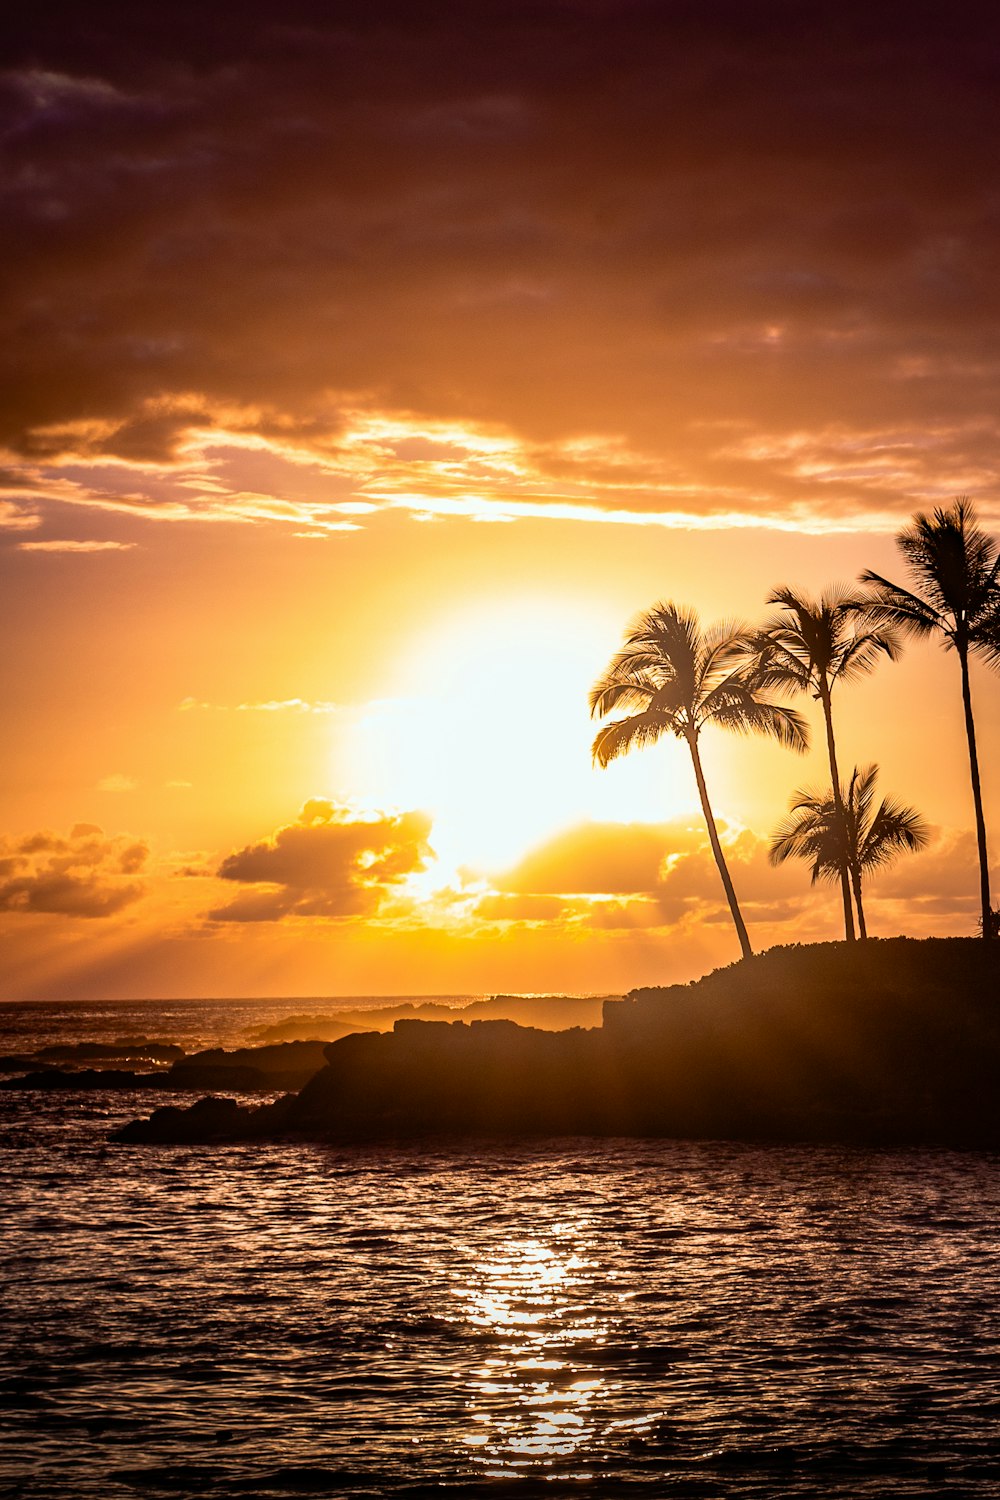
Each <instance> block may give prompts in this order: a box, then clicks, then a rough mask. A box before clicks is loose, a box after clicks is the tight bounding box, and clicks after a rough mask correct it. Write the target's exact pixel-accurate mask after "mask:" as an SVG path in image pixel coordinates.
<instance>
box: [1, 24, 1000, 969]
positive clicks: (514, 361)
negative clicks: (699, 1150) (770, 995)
mask: <svg viewBox="0 0 1000 1500" xmlns="http://www.w3.org/2000/svg"><path fill="white" fill-rule="evenodd" d="M995 14H996V13H995V10H994V8H993V7H988V6H979V5H973V4H959V5H952V6H944V5H934V4H926V5H921V4H916V3H909V4H906V5H905V6H904V5H901V4H898V5H897V4H890V5H877V4H876V5H873V6H869V7H866V8H864V9H861V8H860V7H854V6H850V5H846V6H836V7H834V6H816V5H809V4H804V3H799V0H796V3H791V0H785V3H769V0H761V3H753V4H747V3H745V0H731V3H728V4H726V3H719V0H690V3H674V0H537V3H533V4H527V3H526V4H518V3H500V0H483V3H478V0H476V3H468V0H467V3H463V4H458V3H454V0H453V3H434V0H427V3H424V4H420V5H414V4H403V3H400V4H398V5H392V4H388V3H382V0H349V3H333V4H323V5H321V4H313V5H305V4H300V3H297V0H289V3H286V4H282V5H280V6H279V5H263V4H256V3H254V0H248V3H246V4H244V5H242V6H240V7H238V8H237V7H228V6H227V7H212V6H205V5H203V4H199V5H194V4H177V5H170V6H165V7H160V8H146V7H137V6H135V5H124V4H120V5H115V4H102V3H101V0H95V3H93V4H90V5H86V6H83V5H79V4H76V5H67V6H58V5H53V6H48V7H39V8H33V7H23V8H22V12H21V14H20V15H19V16H18V18H17V19H16V20H15V21H14V22H13V24H11V23H7V26H6V29H7V43H6V48H5V53H4V62H5V65H4V69H3V72H2V75H0V117H2V148H3V152H4V157H5V160H4V165H3V172H2V177H0V183H2V186H0V191H2V194H3V212H2V215H0V238H2V244H3V260H4V264H5V271H6V275H5V277H4V286H5V291H4V297H3V304H2V306H3V312H2V317H3V328H2V338H0V370H2V380H3V385H4V395H3V400H2V402H0V427H2V431H0V441H2V443H3V446H4V455H3V459H2V463H3V488H2V490H0V557H2V569H3V585H2V600H3V619H4V636H5V646H4V651H3V657H2V667H0V677H2V705H3V724H4V735H3V762H2V767H3V774H2V776H0V998H7V999H16V998H20V997H26V998H64V997H65V998H73V997H101V996H110V997H125V996H136V997H138V996H154V997H155V996H165V997H166V996H184V995H189V996H201V995H206V996H208V995H238V994H248V995H255V994H261V995H268V994H271V995H303V996H305V995H337V994H344V995H354V994H366V993H374V994H392V993H401V994H416V993H428V994H430V993H457V992H467V991H497V990H511V989H514V990H522V991H523V990H529V991H531V990H546V991H553V990H555V991H562V990H566V991H594V992H598V991H599V992H612V991H617V990H621V989H627V988H629V987H631V986H633V985H636V984H640V983H648V982H656V981H664V982H665V981H669V980H673V979H686V978H690V977H693V976H694V975H697V974H699V973H701V972H703V971H704V970H705V969H707V968H711V967H713V966H715V965H718V964H721V963H727V962H729V961H731V960H733V959H735V958H736V957H738V947H737V944H736V940H735V936H734V933H733V930H732V927H731V924H730V920H729V914H728V911H727V909H726V907H725V904H724V899H723V896H722V891H721V887H720V885H719V882H718V876H717V873H716V870H715V867H714V865H713V863H712V859H711V854H710V852H709V849H708V843H707V838H706V836H705V832H704V827H703V825H702V823H701V819H700V814H699V812H698V804H697V798H696V793H695V788H694V783H693V779H692V776H691V770H690V765H689V764H688V762H687V761H686V758H685V755H684V750H683V746H681V745H677V744H674V743H673V742H671V743H664V744H661V745H660V746H659V747H657V748H655V749H652V750H648V751H646V752H643V753H642V754H641V755H638V756H635V757H632V758H631V759H630V760H629V761H626V762H623V763H621V764H616V765H614V766H612V767H611V768H609V769H608V770H607V771H603V772H602V771H598V770H595V769H592V767H591V764H590V745H591V741H592V738H593V733H594V729H595V726H594V725H593V724H592V723H591V722H590V720H589V718H588V712H587V701H586V700H587V690H588V688H589V686H590V684H591V682H592V681H593V679H594V678H595V676H596V675H597V674H598V673H599V672H600V671H601V670H602V669H603V667H604V666H605V664H606V662H607V660H608V659H609V657H610V656H611V654H612V653H613V652H614V650H615V649H616V648H617V646H618V644H619V641H620V639H621V635H622V631H623V629H624V627H625V626H626V624H627V623H628V621H629V620H630V618H632V617H633V616H634V615H635V614H636V613H637V612H638V611H639V610H641V609H644V608H647V607H649V606H650V605H651V604H653V603H654V602H655V601H656V600H658V599H672V600H675V601H677V602H679V603H682V604H689V605H692V606H694V607H695V608H696V609H697V610H698V611H699V612H700V614H701V616H702V618H703V620H704V621H705V622H706V623H708V622H711V621H713V620H716V619H719V618H722V617H740V618H744V619H748V620H754V619H759V618H761V617H762V615H763V614H764V612H765V611H764V601H765V598H766V595H767V593H768V591H769V590H770V589H771V588H772V587H773V586H775V585H777V584H791V585H793V586H797V587H801V588H804V589H806V590H810V591H813V592H818V591H819V590H820V589H821V588H823V587H824V586H826V585H829V584H832V583H837V582H840V583H850V582H851V581H852V580H854V579H855V578H856V577H857V575H858V573H859V572H860V571H861V569H862V568H865V567H872V568H875V569H877V570H878V571H880V572H884V573H887V574H888V575H889V576H890V577H898V578H900V579H902V578H904V577H905V574H904V572H903V569H902V567H901V564H900V561H899V558H898V554H897V553H896V550H895V547H894V544H893V536H894V533H895V532H896V531H897V530H898V529H899V528H900V527H901V526H902V525H904V524H905V523H906V521H907V520H908V518H909V517H910V515H911V514H912V513H913V512H914V511H915V510H917V509H920V508H927V507H929V506H933V505H936V504H942V503H947V502H948V501H950V500H951V498H952V497H954V496H956V495H958V494H968V495H969V496H971V497H972V498H973V500H974V501H975V502H976V504H977V506H978V509H979V513H980V517H981V519H982V520H983V522H984V523H985V524H986V525H987V527H988V528H989V529H991V530H993V531H994V532H995V533H1000V443H998V438H1000V167H998V161H1000V158H998V154H997V141H998V139H1000V86H998V85H1000V79H998V76H997V74H998V71H1000V69H998V66H997V59H998V56H1000V20H997V19H995ZM973 670H974V678H973V692H974V701H975V707H976V713H977V723H978V727H979V731H980V737H981V759H982V765H983V777H984V797H985V808H986V818H987V825H988V828H989V830H990V836H991V853H993V854H994V855H995V856H996V855H997V853H998V851H1000V767H998V758H1000V679H998V678H997V677H996V675H992V676H991V675H990V673H989V672H988V671H987V669H986V668H985V667H982V666H976V667H975V668H974V669H973ZM798 706H799V707H800V708H802V709H803V710H804V711H806V712H807V713H808V714H809V715H810V718H811V722H812V723H813V726H814V746H815V748H814V750H813V751H812V752H810V754H809V755H808V756H806V757H796V756H795V755H793V754H792V753H790V752H789V751H786V750H783V749H781V748H780V747H778V746H776V745H774V744H770V743H767V742H764V741H757V742H748V741H742V740H738V739H734V738H726V737H725V736H724V735H722V734H714V735H713V734H711V733H708V734H706V737H705V740H704V756H705V762H706V771H707V774H708V776H709V779H710V789H711V791H712V793H713V796H714V800H715V804H716V811H717V815H718V818H719V822H720V826H722V828H723V836H724V843H725V845H726V848H727V851H728V852H729V854H730V857H731V862H732V870H733V876H734V880H735V883H736V886H737V890H738V892H739V895H740V898H741V901H742V903H743V907H744V912H745V916H746V919H747V924H748V927H749V929H750V935H751V939H752V941H753V942H754V945H755V947H758V948H761V947H766V946H770V945H772V944H774V943H777V942H802V941H812V940H816V939H821V938H827V937H834V936H837V935H838V934H839V932H840V925H839V923H840V914H839V905H838V897H837V892H836V890H831V889H829V888H825V887H824V888H820V889H819V890H811V889H810V887H809V882H808V871H807V869H806V868H805V867H804V866H802V865H799V866H797V867H796V866H794V865H788V866H784V867H782V868H780V869H778V870H773V869H771V868H770V867H769V866H768V864H767V859H766V852H767V844H768V838H769V835H770V834H771V833H772V831H773V829H774V828H775V826H776V825H777V824H778V823H779V822H780V821H781V819H782V817H783V816H784V815H785V812H786V809H787V804H788V799H789V796H790V795H791V793H792V791H793V790H794V789H795V788H797V787H800V786H803V785H822V784H823V782H824V780H825V779H826V778H827V770H826V762H825V756H824V750H823V742H822V733H821V730H820V725H819V724H818V722H817V720H816V717H815V714H814V711H813V705H811V704H810V703H808V702H800V703H799V705H798ZM834 710H835V714H836V718H837V728H838V735H839V739H840V746H841V755H842V763H843V764H844V765H846V766H847V767H848V768H849V767H850V766H851V765H853V764H854V763H855V762H857V763H865V762H868V761H872V760H876V761H878V763H879V765H880V766H881V768H882V776H881V781H882V787H883V789H884V790H886V791H889V792H891V793H893V794H894V795H896V796H897V797H899V798H900V799H902V800H903V801H905V802H907V803H910V804H912V805H914V806H915V807H917V808H918V809H919V810H920V811H921V812H922V814H923V815H924V817H925V818H926V820H927V822H928V823H929V824H930V825H931V829H932V839H931V843H930V846H929V847H928V849H927V850H926V851H925V852H924V853H922V854H919V855H916V856H907V857H905V858H904V859H901V860H900V862H899V863H898V864H897V865H896V866H895V867H894V869H893V870H892V871H891V872H889V873H888V874H885V875H883V876H881V877H879V878H878V879H877V880H875V881H874V882H873V884H872V886H871V890H870V896H869V901H868V903H867V904H868V909H869V924H870V927H871V930H872V931H873V932H874V933H876V934H878V935H886V936H887V935H892V934H896V933H900V932H903V933H908V934H911V935H914V936H924V935H930V934H945V933H956V934H972V933H973V932H974V931H975V930H976V919H977V915H978V884H977V880H978V876H977V867H976V856H975V846H974V838H973V834H972V806H971V795H970V791H969V782H968V769H967V760H966V752H965V744H964V733H963V726H962V719H961V699H960V692H959V680H958V671H957V665H956V662H955V660H954V658H953V657H950V656H947V655H945V654H944V653H943V652H942V651H941V650H940V649H939V648H938V647H937V646H935V645H934V644H929V645H918V646H911V647H908V648H907V650H906V653H905V655H904V657H903V659H902V661H901V662H900V663H899V664H897V665H891V664H886V665H884V666H881V667H880V668H879V669H878V671H877V672H876V673H875V674H874V675H873V676H872V677H871V678H870V679H868V681H866V682H865V683H863V684H860V685H858V686H849V687H843V688H841V689H840V690H839V693H838V696H837V697H836V698H835V700H834Z"/></svg>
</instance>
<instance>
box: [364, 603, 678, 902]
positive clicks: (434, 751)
mask: <svg viewBox="0 0 1000 1500" xmlns="http://www.w3.org/2000/svg"><path fill="white" fill-rule="evenodd" d="M619 636H620V622H619V621H618V620H616V619H614V618H611V617H610V615H609V614H608V613H604V612H602V611H601V610H600V609H595V608H594V607H593V605H591V604H589V603H588V602H587V601H585V600H560V601H559V602H558V603H553V602H551V601H549V600H540V599H517V600H513V601H511V600H504V601H490V602H483V603H481V604H478V605H474V606H471V607H469V606H467V607H466V608H464V609H462V610H460V611H456V612H454V613H451V614H448V615H444V616H442V617H441V618H440V619H439V620H438V621H437V622H436V623H435V624H434V625H433V626H432V627H430V628H429V629H428V630H427V631H426V632H424V633H422V634H420V635H418V636H417V637H415V638H414V639H413V640H412V641H411V642H410V644H409V645H408V647H407V649H406V651H405V652H404V653H403V654H402V655H401V657H400V658H399V659H398V661H397V663H396V664H395V666H394V670H393V674H392V689H391V691H390V692H389V693H388V694H387V695H385V696H383V697H381V698H379V699H377V700H375V701H373V702H371V703H369V704H368V705H366V706H365V707H364V708H363V709H362V710H360V711H359V713H358V714H357V716H356V717H355V719H354V722H353V724H352V726H351V730H350V734H349V736H348V743H346V744H345V745H344V746H343V748H342V752H341V754H340V755H338V766H337V771H338V774H339V775H341V776H342V777H346V779H347V782H348V783H349V789H350V793H351V795H352V796H353V797H357V798H359V799H360V800H362V801H364V802H367V803H373V804H376V805H380V806H386V805H392V806H395V807H399V808H421V809H423V810H424V811H426V812H428V813H430V814H431V816H432V817H433V819H434V827H433V833H432V838H431V842H432V844H433V846H434V848H435V850H436V852H437V854H438V856H439V862H440V867H441V869H442V871H445V870H449V869H450V870H454V871H457V870H459V869H462V868H464V869H466V870H468V869H472V870H475V871H481V872H496V871H499V870H503V869H505V868H508V867H509V866H510V865H511V864H513V863H514V862H516V860H517V859H518V858H520V857H521V856H522V855H523V854H525V853H526V852H527V851H528V850H529V849H530V848H532V847H533V846H535V845H537V844H539V843H540V842H542V841H543V840H544V839H545V838H547V837H549V836H551V835H552V834H553V833H555V832H557V831H559V830H561V829H564V828H567V827H569V826H571V825H572V824H574V823H579V822H581V821H584V820H587V819H593V820H603V821H620V822H636V821H649V822H658V821H662V820H663V819H664V818H666V817H672V816H678V815H682V814H685V813H687V812H688V811H690V810H691V809H692V808H693V807H694V805H695V804H694V803H693V801H692V793H693V788H692V787H691V785H690V776H689V772H688V770H687V767H686V764H685V760H684V756H683V753H682V747H680V746H674V745H673V744H672V743H670V742H667V743H664V744H663V745H662V746H659V747H657V750H656V751H655V752H653V753H652V754H650V755H648V756H635V757H633V758H632V760H631V762H630V763H626V762H621V763H619V764H616V765H614V766H612V767H611V768H609V770H607V771H599V770H596V769H595V768H594V767H593V766H592V764H591V759H590V746H591V743H592V740H593V736H594V729H595V726H594V724H593V722H592V721H591V719H590V715H589V709H588V705H587V694H588V691H589V689H590V686H591V684H592V682H593V680H594V678H595V676H596V675H597V674H598V673H599V672H600V671H601V670H602V668H603V667H604V665H605V664H606V662H607V660H608V658H609V657H610V655H611V654H612V652H613V651H614V649H615V646H616V644H617V641H618V639H619Z"/></svg>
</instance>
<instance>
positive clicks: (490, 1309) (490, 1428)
mask: <svg viewBox="0 0 1000 1500" xmlns="http://www.w3.org/2000/svg"><path fill="white" fill-rule="evenodd" d="M606 1278H607V1273H606V1271H605V1270H604V1268H603V1267H600V1266H599V1265H598V1263H597V1262H596V1260H595V1259H594V1257H593V1256H591V1255H590V1254H588V1252H587V1249H586V1247H584V1246H581V1244H580V1240H579V1233H578V1230H577V1232H576V1233H574V1232H573V1230H571V1229H570V1227H569V1226H559V1230H558V1231H557V1232H556V1233H555V1234H553V1236H552V1238H551V1240H549V1241H547V1242H545V1241H542V1240H539V1239H522V1240H516V1241H508V1242H507V1243H506V1244H505V1245H503V1246H502V1247H499V1248H498V1250H497V1252H496V1253H495V1254H491V1255H488V1256H483V1255H482V1254H479V1255H473V1254H472V1253H471V1252H470V1256H469V1262H468V1265H467V1268H466V1269H465V1271H464V1272H463V1273H459V1274H457V1275H456V1277H455V1279H454V1282H453V1286H452V1292H453V1295H454V1297H455V1300H456V1304H457V1306H456V1307H455V1309H454V1315H455V1316H457V1317H458V1318H460V1319H461V1321H462V1322H463V1323H465V1324H466V1326H468V1325H470V1324H471V1325H472V1326H474V1327H476V1328H479V1329H481V1330H482V1331H483V1333H484V1335H487V1336H488V1338H487V1348H488V1350H489V1352H488V1354H487V1355H486V1357H485V1358H484V1359H483V1360H482V1363H481V1364H479V1365H478V1366H476V1367H475V1368H474V1370H473V1372H472V1381H471V1390H470V1393H469V1398H468V1402H467V1412H468V1429H467V1432H466V1435H465V1439H464V1441H465V1445H466V1448H467V1451H468V1454H469V1456H470V1458H471V1459H472V1460H473V1461H474V1463H475V1464H476V1465H477V1466H478V1467H481V1469H482V1471H483V1473H484V1474H485V1475H488V1476H490V1477H504V1476H510V1475H513V1474H523V1473H524V1472H525V1470H527V1469H535V1470H537V1469H539V1468H545V1467H549V1466H551V1465H553V1464H555V1463H556V1462H560V1463H561V1464H564V1463H565V1461H566V1460H567V1459H573V1458H574V1457H577V1458H582V1456H583V1454H584V1453H585V1452H587V1450H589V1449H592V1447H593V1444H594V1440H595V1437H596V1435H597V1431H598V1420H597V1409H598V1407H599V1406H603V1405H604V1404H605V1401H606V1398H607V1397H608V1396H609V1395H610V1394H611V1391H612V1386H613V1382H609V1381H608V1380H607V1379H606V1377H605V1376H604V1375H603V1374H600V1375H598V1374H596V1373H595V1370H594V1368H593V1357H594V1354H595V1352H596V1351H597V1349H599V1347H600V1346H601V1345H602V1344H604V1343H606V1342H607V1340H608V1339H609V1336H610V1335H611V1333H612V1329H613V1325H614V1322H615V1314H614V1305H615V1300H616V1299H615V1297H614V1294H613V1293H611V1295H609V1293H610V1292H611V1289H610V1288H609V1287H608V1286H607V1285H606ZM588 1355H589V1356H590V1358H589V1359H588V1358H587V1356H588ZM579 1477H586V1476H585V1475H583V1474H581V1475H580V1476H579Z"/></svg>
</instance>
